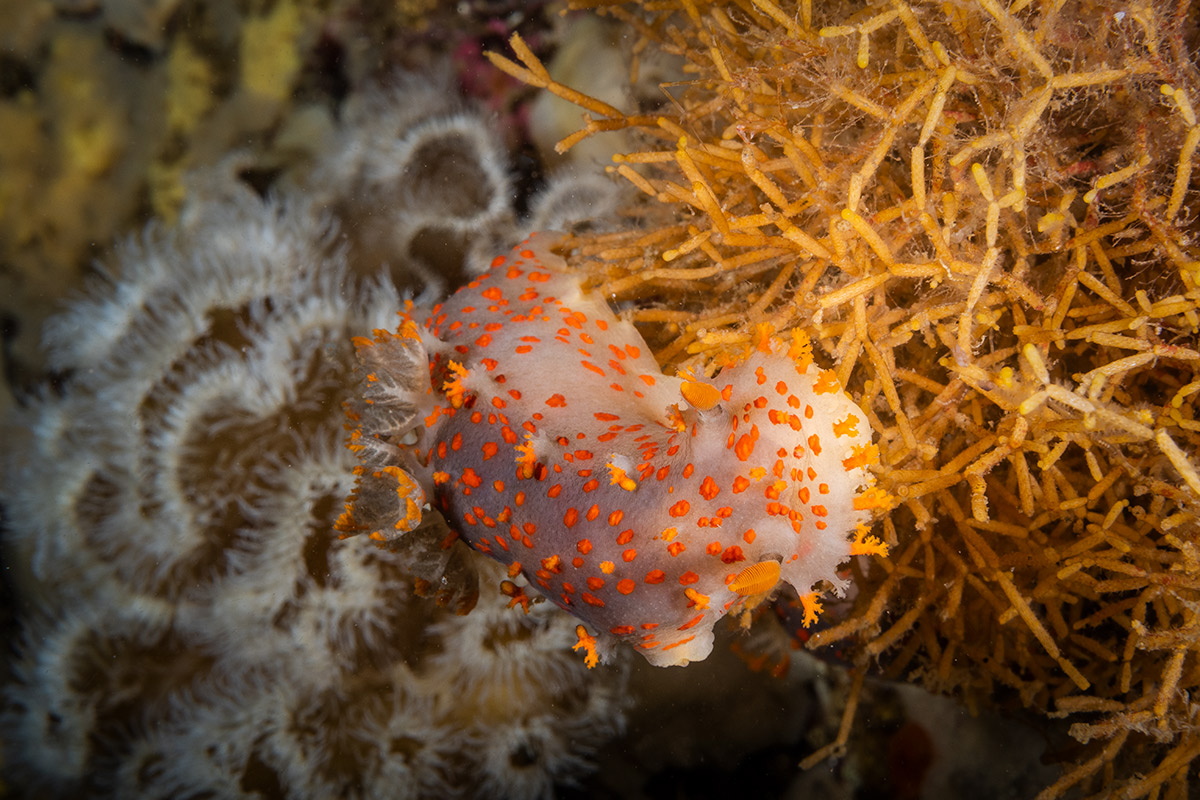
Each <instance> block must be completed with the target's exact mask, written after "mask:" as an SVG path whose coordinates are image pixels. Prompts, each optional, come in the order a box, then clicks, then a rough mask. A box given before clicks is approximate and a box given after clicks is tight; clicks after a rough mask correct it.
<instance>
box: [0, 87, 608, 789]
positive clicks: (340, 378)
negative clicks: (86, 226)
mask: <svg viewBox="0 0 1200 800" xmlns="http://www.w3.org/2000/svg"><path fill="white" fill-rule="evenodd" d="M397 84H398V85H397V86H396V87H393V88H392V89H390V90H384V89H377V90H370V91H364V92H363V93H362V94H361V95H358V96H355V97H353V98H351V104H353V106H355V107H357V108H358V109H359V112H360V113H347V114H346V115H345V117H344V118H345V120H346V122H345V127H344V129H343V130H342V131H341V132H340V135H339V137H338V139H336V140H335V141H334V142H333V143H332V146H331V148H330V151H329V152H327V153H325V154H324V157H323V160H322V163H321V164H319V165H317V170H316V175H317V176H318V178H317V179H312V180H311V183H308V184H306V185H305V186H304V191H297V189H296V186H295V185H294V183H292V181H291V180H287V179H281V180H280V181H279V182H278V184H277V186H276V191H275V193H274V194H273V196H271V197H270V198H267V199H264V198H262V197H261V196H259V195H257V194H256V193H255V192H253V191H251V190H250V189H249V187H248V186H246V185H245V183H243V182H242V181H240V180H238V179H237V178H236V177H235V176H234V171H235V170H236V169H238V168H239V167H240V166H241V164H240V163H239V161H238V159H237V158H235V159H233V160H232V162H231V164H230V165H228V168H227V169H224V170H215V171H213V172H210V173H207V174H205V175H204V176H202V177H198V178H197V180H196V184H195V185H194V186H193V187H192V192H191V193H190V194H189V199H188V202H187V203H186V204H185V206H184V208H183V210H182V214H181V217H180V222H179V224H178V225H176V226H172V227H165V226H162V225H158V224H155V225H152V226H150V227H149V228H148V229H147V231H145V233H144V234H143V235H141V236H140V237H138V238H137V239H135V240H132V241H130V242H128V243H126V244H124V245H123V246H121V247H120V248H118V250H117V252H116V254H115V256H114V260H115V261H116V262H117V264H118V265H119V270H118V269H113V270H112V272H108V271H107V270H105V271H104V272H102V274H101V275H99V276H97V277H96V279H95V280H94V281H93V283H92V284H91V285H89V287H88V289H87V292H86V294H85V295H84V296H82V297H79V298H77V299H76V300H75V301H74V302H73V303H72V305H71V306H70V307H69V308H68V309H67V310H65V311H64V312H62V313H61V314H60V315H59V316H57V317H56V318H54V319H53V321H52V323H51V325H50V327H49V328H48V330H47V334H46V341H47V344H48V345H49V348H50V350H51V355H50V357H51V360H52V363H53V367H54V369H55V370H56V371H57V373H58V374H59V375H60V376H61V384H60V386H59V387H58V391H53V392H52V391H50V390H47V391H46V392H45V394H44V395H43V396H39V397H33V398H28V399H27V401H26V403H25V408H24V409H23V410H22V411H21V412H20V413H19V414H18V415H16V416H15V418H12V419H8V420H5V422H6V428H5V439H4V441H5V444H6V445H7V446H8V448H7V451H6V452H5V454H4V461H3V487H2V497H3V502H4V523H5V527H6V530H5V536H4V540H3V544H4V547H5V553H4V554H5V566H6V568H7V569H8V573H9V575H11V576H13V577H12V580H13V582H14V584H15V588H16V591H17V594H18V598H19V600H20V612H18V613H20V619H19V621H20V624H21V627H22V634H21V636H20V637H19V640H18V641H17V642H16V643H15V649H16V650H17V651H18V653H17V654H16V656H15V657H14V658H13V660H12V661H11V663H10V667H11V673H10V675H9V676H6V685H5V686H4V687H3V699H2V702H0V737H3V744H4V762H5V763H4V775H5V784H6V789H11V790H12V791H13V792H14V793H16V794H17V795H18V796H28V797H122V798H134V797H145V798H162V797H181V796H196V795H200V794H204V795H206V796H212V797H223V798H224V797H257V798H262V797H290V798H304V797H314V798H327V797H414V798H415V797H436V798H442V797H454V796H462V795H469V794H471V793H473V792H477V793H478V794H480V795H481V796H490V797H497V796H501V797H547V796H550V795H552V794H553V793H554V791H555V787H556V786H563V785H569V784H572V783H575V782H577V781H578V780H579V779H580V777H581V776H583V775H586V774H587V772H588V771H589V769H591V768H592V763H591V759H590V756H591V755H592V754H593V753H594V752H595V750H596V749H598V748H599V747H600V745H602V744H603V743H604V742H605V741H606V740H608V739H609V738H610V737H612V736H613V735H615V734H616V733H617V732H618V731H619V730H620V729H621V727H622V724H623V714H624V710H625V708H626V705H627V699H626V696H625V693H624V691H623V682H624V675H625V673H624V671H622V670H619V669H614V670H606V671H605V673H604V674H602V675H596V674H594V673H593V675H592V676H591V678H590V679H589V680H587V681H585V680H582V678H583V675H584V674H585V672H586V670H585V666H584V664H583V662H582V660H581V659H580V658H579V657H578V656H577V655H576V654H574V653H572V652H571V650H570V648H571V645H572V643H574V641H575V638H574V636H573V630H574V625H573V623H571V622H570V620H569V618H566V617H565V615H561V614H559V613H557V611H556V610H555V609H553V608H552V607H550V606H548V605H542V606H539V607H537V608H533V609H531V611H530V613H529V614H520V613H514V612H513V611H512V610H511V609H509V608H507V603H508V598H506V597H504V596H502V595H499V594H498V593H495V592H492V593H490V594H488V595H485V596H483V597H481V598H479V599H478V607H477V608H476V609H475V611H474V613H472V614H471V615H469V616H457V615H455V614H453V613H451V612H450V611H446V610H442V609H439V608H438V607H437V606H436V605H435V604H434V603H432V602H426V601H424V600H422V599H420V598H418V597H416V596H414V594H413V591H412V571H413V570H414V569H419V570H421V571H422V574H425V572H429V573H436V574H438V575H441V574H450V575H451V576H454V577H456V578H458V579H460V580H461V583H462V584H464V585H465V584H468V583H471V582H474V583H476V584H477V583H478V582H479V580H480V578H479V573H480V570H481V569H482V571H483V572H484V573H485V574H486V573H487V572H488V570H489V569H490V568H492V565H491V564H490V563H487V562H486V560H485V559H478V561H479V562H482V566H480V565H479V564H475V563H473V562H471V561H470V560H468V558H467V556H469V555H470V554H469V553H465V554H464V553H463V551H464V550H465V548H463V547H462V546H461V545H460V546H459V547H457V548H451V549H448V550H442V549H439V548H436V547H432V548H430V549H429V550H427V551H426V550H418V551H417V554H416V555H415V556H413V555H412V554H411V553H407V552H392V551H387V550H381V549H379V548H377V547H375V546H374V545H373V544H372V543H371V542H370V541H369V540H367V539H366V538H365V537H364V538H361V539H357V540H354V541H349V542H338V541H337V538H336V535H335V533H334V531H333V522H334V520H335V519H336V517H337V513H338V510H339V509H340V503H341V501H342V499H343V498H344V497H345V496H346V495H347V494H348V493H349V492H350V491H351V489H352V486H353V480H352V474H351V470H352V467H353V463H354V458H353V456H352V454H351V453H350V452H349V451H348V450H346V449H345V448H344V447H343V446H342V438H343V430H342V424H343V420H344V418H343V415H342V410H341V401H342V400H343V399H344V398H345V395H346V393H347V388H348V387H349V386H350V385H351V382H352V380H351V378H352V363H353V360H354V359H353V353H352V345H351V339H352V337H353V336H354V335H355V334H356V333H358V332H361V331H370V330H371V329H373V328H378V327H382V326H385V325H388V324H390V323H391V322H392V321H393V320H394V319H395V311H396V309H397V308H399V307H401V305H402V302H401V294H400V292H399V291H398V288H397V286H396V284H397V283H401V285H403V282H404V281H407V282H408V283H409V284H411V285H413V286H416V287H421V286H423V285H424V280H423V279H421V278H418V277H416V276H417V275H420V274H423V273H427V272H428V271H430V269H431V265H429V264H422V263H420V261H419V259H418V256H416V255H414V254H413V250H414V249H416V248H412V247H411V244H412V242H413V240H414V239H416V238H419V237H421V236H429V235H430V234H429V229H431V228H432V229H436V230H438V231H446V230H450V231H451V232H454V233H457V234H459V235H460V237H459V239H458V240H457V241H460V242H461V244H462V247H461V248H460V251H459V252H460V255H459V260H460V262H461V261H463V260H467V261H469V255H468V254H469V253H470V252H471V251H473V250H476V249H484V248H490V245H489V244H486V242H488V241H489V240H490V239H491V237H493V236H500V237H501V238H503V237H511V238H512V239H515V238H516V237H515V235H514V234H513V226H514V225H515V213H514V212H513V209H512V208H511V205H510V200H509V196H510V192H509V187H508V184H507V169H506V167H505V160H504V155H503V150H502V148H501V147H500V145H499V144H498V143H497V142H496V141H495V139H494V137H493V136H492V134H491V133H490V132H489V130H488V127H487V125H486V124H485V122H484V121H483V120H482V119H481V118H480V117H479V115H478V114H476V113H473V112H470V111H469V110H465V109H461V108H456V107H450V108H447V106H446V101H445V92H444V89H443V87H441V86H439V85H437V84H436V83H430V82H429V81H424V82H420V83H419V82H417V81H415V80H411V79H402V80H399V81H397ZM366 143H370V146H365V145H366ZM430 151H435V152H436V153H437V154H439V159H437V160H433V159H429V158H428V157H427V156H428V155H429V153H430ZM389 157H390V158H389ZM373 158H380V159H384V160H385V164H384V165H383V166H386V167H387V168H388V169H390V170H391V172H387V171H384V170H381V169H376V168H375V167H376V166H380V165H378V164H376V163H374V162H372V161H371V159H373ZM414 175H417V176H420V177H421V178H422V179H423V180H422V181H420V182H418V181H414V180H412V177H413V176H414ZM450 176H453V179H449V178H450ZM463 176H467V178H468V179H470V180H471V181H472V182H473V183H472V185H473V187H474V189H475V191H474V193H473V194H472V196H471V197H470V198H467V199H464V197H463V196H462V195H461V193H460V192H459V191H458V187H457V184H456V181H457V180H459V179H463ZM303 177H304V176H302V175H299V176H295V178H296V179H297V180H302V179H303ZM405 178H408V179H409V180H408V181H407V184H403V185H404V186H405V189H406V191H403V192H401V191H398V190H397V186H398V185H402V184H401V182H402V181H403V180H404V179H405ZM447 187H448V188H447ZM560 191H566V194H567V195H570V194H571V192H570V191H569V190H561V187H560ZM560 196H561V195H560ZM366 198H369V199H370V200H372V201H377V202H373V205H372V211H373V216H372V218H371V220H370V221H369V223H370V224H368V223H367V222H364V223H363V224H356V225H354V226H352V227H351V226H348V225H347V226H345V227H343V226H342V225H341V224H340V223H341V222H342V219H341V217H340V215H341V214H347V215H351V216H352V218H353V215H354V214H356V213H357V211H358V206H357V205H356V203H359V202H364V201H365V200H364V199H366ZM536 206H537V204H536V203H535V207H536ZM565 208H567V206H565V205H564V204H560V205H559V207H558V208H557V209H556V211H555V213H556V214H558V215H560V218H562V217H561V215H562V213H563V212H564V209H565ZM327 209H337V215H335V214H334V213H331V212H330V211H328V210H327ZM535 213H536V212H535ZM567 221H568V222H569V219H568V220H567ZM372 256H375V258H372ZM443 257H444V261H448V262H450V261H453V258H452V257H451V256H445V254H443ZM384 259H386V260H387V261H388V262H389V263H390V266H391V269H390V272H388V273H384V272H383V271H382V270H381V269H380V267H381V266H382V264H381V263H380V261H381V260H384ZM457 266H458V268H459V269H463V264H462V263H459V264H457ZM437 293H438V292H436V291H435V290H430V295H431V296H432V295H434V294H437ZM431 535H433V536H434V537H435V541H440V540H441V538H442V536H443V535H444V534H431ZM423 558H424V559H426V560H428V561H429V562H430V563H429V564H426V561H424V560H422V559H423ZM492 571H495V572H497V573H499V574H497V575H496V576H491V575H490V574H488V575H487V577H488V581H489V583H490V584H491V585H495V584H496V583H498V582H499V580H500V579H501V578H502V577H503V574H502V572H501V571H500V570H499V569H498V568H494V569H492ZM463 592H464V594H468V593H469V590H467V589H464V590H463Z"/></svg>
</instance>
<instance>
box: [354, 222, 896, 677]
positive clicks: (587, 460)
mask: <svg viewBox="0 0 1200 800" xmlns="http://www.w3.org/2000/svg"><path fill="white" fill-rule="evenodd" d="M554 242H555V239H554V238H553V237H552V236H550V235H548V234H536V235H534V236H533V237H531V238H530V239H529V240H527V241H525V242H523V243H521V244H520V245H518V246H517V247H516V248H515V249H514V250H513V251H512V253H510V254H509V255H508V256H500V257H497V258H496V259H495V260H494V261H493V262H492V265H491V269H490V270H489V271H488V272H487V273H486V274H484V275H482V276H481V277H479V278H478V279H476V280H474V281H473V282H471V283H470V284H468V285H467V286H466V287H464V288H463V289H461V290H460V291H459V292H458V293H457V294H455V295H454V296H453V297H451V298H450V299H449V300H447V301H446V302H445V303H444V304H441V305H438V306H436V307H434V308H433V309H432V311H430V313H429V314H428V316H427V318H426V319H424V321H423V322H418V320H417V319H416V318H415V317H414V315H413V314H414V312H413V310H412V309H411V307H410V308H409V309H408V310H406V311H404V312H401V314H402V318H403V320H402V323H401V325H400V327H399V329H398V331H397V332H395V333H392V332H389V331H384V330H377V331H375V335H374V338H373V339H367V338H363V337H360V338H357V339H356V341H355V343H356V345H357V348H358V353H359V358H360V360H361V361H362V364H363V368H364V378H365V380H364V383H363V387H364V389H363V397H362V401H361V402H358V403H352V404H351V405H350V414H351V417H352V419H353V420H354V425H353V430H352V431H351V438H350V446H351V448H352V449H354V450H355V451H356V452H358V454H359V457H360V460H361V461H362V464H361V465H360V466H359V467H358V468H357V470H356V472H357V473H358V479H359V480H358V486H357V488H356V490H355V493H354V494H353V495H352V496H351V498H350V499H349V500H348V501H347V504H346V511H345V513H344V514H343V515H342V516H341V518H340V519H339V521H338V527H339V529H340V530H341V531H343V532H344V533H347V534H349V533H358V532H367V533H370V534H371V536H372V537H373V538H375V539H376V540H378V541H383V542H386V541H390V540H394V539H396V538H397V537H402V536H404V535H405V533H406V532H408V531H410V530H412V529H413V528H415V527H416V526H417V525H418V524H419V523H420V521H421V519H422V516H423V515H422V509H423V506H424V505H425V503H426V501H427V500H428V502H429V503H430V504H431V505H432V506H433V508H436V509H437V510H438V511H439V512H441V514H442V515H443V516H444V517H445V519H446V521H447V522H448V524H449V525H450V527H451V528H452V529H453V530H454V531H456V532H457V533H458V534H459V535H460V536H461V537H462V538H464V539H465V540H466V541H467V542H469V543H470V544H471V546H473V547H474V548H476V549H477V550H480V551H482V552H484V553H487V554H488V555H490V556H492V557H493V558H495V559H498V560H499V561H501V562H503V563H505V564H507V565H509V576H510V578H513V579H515V578H516V577H517V575H518V574H520V575H524V577H525V578H526V580H527V581H528V582H529V583H530V584H532V585H533V586H536V587H538V589H539V590H540V591H541V593H542V594H544V595H545V596H546V597H548V598H549V599H550V600H552V601H553V602H555V603H557V604H558V605H559V606H561V607H562V608H564V609H566V610H567V611H569V612H571V613H572V614H574V615H575V616H577V617H578V618H579V619H581V620H583V621H584V622H586V623H588V624H589V625H590V626H592V627H593V628H594V629H596V630H597V631H599V632H601V633H603V634H609V635H612V636H615V637H618V638H620V639H622V640H625V641H627V642H629V643H631V644H633V645H634V646H635V647H636V648H637V649H638V650H639V651H640V652H641V653H642V654H643V655H644V656H645V657H646V658H647V659H648V660H649V661H650V662H651V663H653V664H656V665H660V666H667V665H675V664H687V663H688V662H689V661H696V660H701V659H704V658H705V657H706V656H707V655H708V653H709V652H710V651H711V649H712V642H713V625H714V623H716V622H717V621H718V620H719V619H720V618H721V617H723V616H725V615H726V614H727V613H728V612H730V611H731V610H733V609H734V608H735V607H737V606H739V605H744V604H746V603H753V602H757V600H758V599H761V598H762V597H764V596H765V595H766V594H767V593H769V592H771V590H772V589H773V588H774V587H775V586H776V584H777V583H778V582H779V581H781V580H782V581H784V582H786V583H789V584H791V585H792V587H794V588H795V590H796V591H797V592H798V593H799V595H800V596H801V598H802V600H803V602H804V605H805V611H806V618H808V619H809V621H811V620H812V619H815V618H816V616H817V614H818V613H819V612H820V605H819V603H818V602H817V597H818V592H817V591H814V587H816V586H817V585H818V584H820V583H821V582H823V581H824V582H826V583H828V584H829V585H830V586H831V587H832V588H833V589H834V590H835V591H838V592H840V591H841V590H842V588H843V587H844V585H845V583H846V582H845V580H843V579H841V578H839V576H838V574H837V569H838V566H839V565H840V564H843V563H845V562H846V561H847V560H848V559H849V558H850V557H851V556H852V555H855V554H859V553H883V552H884V551H885V547H884V545H883V544H882V543H880V542H879V541H878V540H877V539H876V538H875V537H871V536H868V523H869V521H870V519H871V515H872V512H873V510H875V509H877V508H880V507H882V506H884V505H886V504H887V503H888V502H890V498H889V497H888V496H887V494H886V493H884V492H883V491H882V490H880V489H878V488H875V487H874V486H873V483H874V481H873V477H872V475H871V473H870V472H869V470H868V467H869V466H870V465H872V464H874V463H876V461H877V459H878V452H877V449H876V447H875V445H874V444H872V442H871V430H870V428H869V425H868V422H867V415H866V414H865V413H863V411H862V410H861V409H860V408H859V407H858V406H856V405H855V404H854V402H853V401H852V400H851V399H850V397H849V396H848V395H847V394H846V393H845V392H844V391H843V389H842V387H841V385H840V384H839V382H838V379H837V377H836V376H835V374H834V373H833V371H832V370H827V369H820V368H818V367H817V366H816V365H815V364H814V363H813V360H812V353H811V346H810V344H809V341H808V339H807V337H805V336H804V335H803V334H802V333H800V332H793V333H792V334H791V335H790V336H788V337H786V338H782V337H779V336H775V335H772V333H771V332H770V331H769V330H767V329H765V328H763V329H760V330H759V331H758V333H757V335H756V337H755V341H754V342H753V343H751V344H750V345H747V346H746V347H745V348H744V352H741V353H738V354H736V355H734V356H730V357H728V358H727V362H728V363H726V364H724V366H723V367H722V369H721V371H720V372H719V373H718V374H717V375H716V377H714V378H713V379H711V380H708V379H705V378H703V377H701V376H699V375H694V374H691V373H688V372H685V373H683V374H681V375H679V376H675V377H671V376H667V375H664V374H662V372H661V371H660V369H659V367H658V364H657V363H656V362H655V361H654V359H653V358H652V357H651V354H650V352H649V348H648V347H647V346H646V343H645V341H644V340H643V339H642V337H641V336H640V335H639V334H638V332H637V330H636V329H635V328H634V327H633V325H632V324H630V323H629V322H626V321H622V320H620V319H618V318H617V317H616V316H615V315H614V314H613V312H612V310H611V309H610V308H609V307H608V306H607V305H606V304H605V303H604V301H603V300H602V299H601V298H598V297H595V296H591V295H588V294H587V293H585V292H584V291H583V290H582V289H581V287H580V284H579V282H578V280H577V278H576V277H574V276H573V275H571V274H570V273H569V272H568V271H567V269H566V265H565V263H564V262H563V260H562V259H561V258H560V257H559V256H557V255H555V254H554V253H553V252H551V247H552V246H553V244H554ZM426 365H427V366H428V369H427V370H426V369H425V366H426ZM502 589H503V590H504V591H506V593H508V594H510V596H512V597H513V599H514V603H516V602H521V603H526V604H527V603H528V598H527V597H526V596H525V594H524V591H523V589H521V588H518V587H517V586H516V585H515V584H514V583H512V582H511V581H506V582H505V584H504V585H502ZM578 635H579V637H580V642H579V647H580V648H581V649H586V650H587V659H588V662H589V665H590V664H591V663H594V662H595V660H596V657H597V656H596V651H595V637H594V636H593V635H591V634H589V633H588V632H587V629H586V628H584V627H583V626H580V627H579V628H578Z"/></svg>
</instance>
